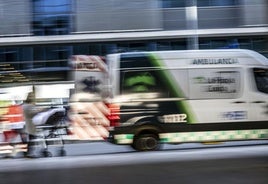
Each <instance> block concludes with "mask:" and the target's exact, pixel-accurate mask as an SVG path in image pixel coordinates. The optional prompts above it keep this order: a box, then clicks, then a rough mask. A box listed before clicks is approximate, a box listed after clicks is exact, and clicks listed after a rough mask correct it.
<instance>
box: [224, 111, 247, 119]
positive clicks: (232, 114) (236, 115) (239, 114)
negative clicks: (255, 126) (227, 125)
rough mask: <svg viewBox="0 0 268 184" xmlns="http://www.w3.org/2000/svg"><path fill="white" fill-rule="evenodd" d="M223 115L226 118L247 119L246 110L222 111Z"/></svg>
mask: <svg viewBox="0 0 268 184" xmlns="http://www.w3.org/2000/svg"><path fill="white" fill-rule="evenodd" d="M222 117H223V118H224V119H226V120H242V119H247V112H246V111H229V112H224V113H222Z"/></svg>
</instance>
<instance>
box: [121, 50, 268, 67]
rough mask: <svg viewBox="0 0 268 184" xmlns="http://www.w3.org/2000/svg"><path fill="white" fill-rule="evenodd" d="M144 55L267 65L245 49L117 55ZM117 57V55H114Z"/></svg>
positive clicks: (260, 56) (254, 53) (256, 53)
mask: <svg viewBox="0 0 268 184" xmlns="http://www.w3.org/2000/svg"><path fill="white" fill-rule="evenodd" d="M146 54H156V55H158V56H159V57H161V58H165V59H172V58H223V57H224V58H254V62H253V63H247V64H260V65H268V58H266V57H265V56H263V55H261V54H260V53H258V52H256V51H252V50H247V49H211V50H170V51H145V52H144V51H142V52H139V51H138V52H125V53H119V55H120V56H121V57H138V56H142V55H146ZM116 55H117V54H116Z"/></svg>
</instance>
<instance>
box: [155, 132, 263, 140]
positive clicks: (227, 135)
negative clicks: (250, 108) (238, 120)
mask: <svg viewBox="0 0 268 184" xmlns="http://www.w3.org/2000/svg"><path fill="white" fill-rule="evenodd" d="M267 138H268V129H257V130H230V131H209V132H181V133H163V134H160V141H161V142H163V143H172V142H176V143H178V142H202V141H226V140H227V141H228V140H246V139H267Z"/></svg>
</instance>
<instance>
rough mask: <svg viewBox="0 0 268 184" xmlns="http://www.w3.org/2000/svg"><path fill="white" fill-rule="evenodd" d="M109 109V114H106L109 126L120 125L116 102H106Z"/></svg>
mask: <svg viewBox="0 0 268 184" xmlns="http://www.w3.org/2000/svg"><path fill="white" fill-rule="evenodd" d="M106 105H107V107H108V108H109V109H110V114H109V115H108V116H107V118H108V120H109V121H110V126H111V127H115V126H119V125H120V115H119V114H120V106H119V105H118V104H106Z"/></svg>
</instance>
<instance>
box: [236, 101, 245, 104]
mask: <svg viewBox="0 0 268 184" xmlns="http://www.w3.org/2000/svg"><path fill="white" fill-rule="evenodd" d="M233 103H236V104H241V103H246V102H245V101H235V102H233Z"/></svg>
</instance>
